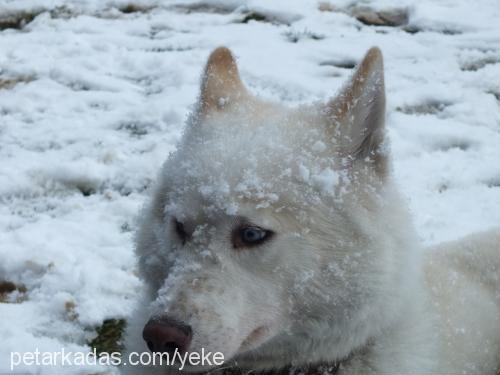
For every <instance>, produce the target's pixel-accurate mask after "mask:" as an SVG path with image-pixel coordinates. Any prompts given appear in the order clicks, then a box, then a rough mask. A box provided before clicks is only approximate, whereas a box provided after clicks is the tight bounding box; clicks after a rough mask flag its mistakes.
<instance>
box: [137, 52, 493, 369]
mask: <svg viewBox="0 0 500 375" xmlns="http://www.w3.org/2000/svg"><path fill="white" fill-rule="evenodd" d="M384 117H385V92H384V76H383V63H382V55H381V53H380V51H379V50H378V49H377V48H373V49H371V50H370V51H369V52H368V53H367V55H366V56H365V58H364V59H363V61H362V62H361V64H360V65H359V66H358V68H357V70H356V72H355V73H354V75H353V77H352V78H351V80H350V81H349V82H348V83H347V84H346V86H345V87H344V88H343V89H342V91H341V92H340V94H339V95H338V96H337V97H336V98H335V99H333V100H332V101H330V102H328V103H326V104H314V105H306V106H301V107H298V108H294V109H290V108H286V107H284V106H281V105H279V104H275V103H268V102H264V101H261V100H260V99H258V98H256V97H254V96H252V95H251V94H250V93H249V92H248V91H247V90H246V88H245V87H244V85H243V84H242V82H241V80H240V78H239V75H238V70H237V67H236V63H235V61H234V59H233V57H232V55H231V53H230V52H229V51H228V50H227V49H225V48H219V49H217V50H215V51H214V52H213V53H212V55H211V56H210V58H209V61H208V63H207V66H206V69H205V73H204V76H203V81H202V90H201V95H200V99H199V103H198V105H197V108H196V110H195V111H194V113H193V115H192V116H191V118H190V120H189V123H188V126H187V129H186V132H185V134H184V137H183V139H182V141H181V143H180V145H179V146H178V149H177V151H176V152H175V153H174V154H173V155H171V156H170V157H169V159H168V160H167V162H166V163H165V165H164V167H163V170H162V172H161V174H160V177H159V181H158V183H157V185H156V188H155V190H154V192H153V195H152V199H151V201H150V203H149V204H148V206H147V207H146V208H145V210H144V213H143V217H142V220H141V223H140V229H139V232H138V235H137V253H138V256H139V266H140V273H141V276H142V277H143V279H144V281H145V284H146V285H147V288H146V290H145V292H144V296H143V297H144V298H143V300H142V301H141V307H140V308H139V309H138V310H137V312H136V314H135V316H134V317H133V319H132V321H131V324H130V329H129V333H128V350H129V351H133V350H136V351H144V350H147V348H146V343H145V342H144V341H143V338H142V336H143V332H142V330H143V327H144V325H145V324H146V323H147V322H148V321H150V322H151V321H152V322H160V323H158V324H167V325H169V324H170V325H171V324H174V325H176V324H177V325H178V324H181V326H180V327H181V328H182V329H186V327H188V330H189V338H188V336H186V335H184V333H180V335H181V336H182V339H181V340H180V341H179V339H178V337H177V336H175V335H174V336H175V337H173V338H172V337H170V336H172V334H171V332H172V331H171V329H174V328H175V327H174V328H165V329H164V328H162V327H161V326H160V327H159V328H158V326H155V327H154V330H156V331H154V332H153V335H160V336H161V335H167V336H168V337H164V336H161V337H160V341H161V340H164V341H168V342H167V344H171V342H170V341H174V344H175V343H176V340H177V344H178V346H179V348H180V347H181V346H182V348H183V349H186V350H188V351H189V352H201V350H202V348H204V349H205V350H206V351H211V352H222V353H223V354H224V357H225V359H226V361H227V364H228V365H237V366H238V367H239V368H242V369H243V370H244V371H247V370H275V369H280V368H283V367H287V366H298V367H301V366H314V365H316V364H320V363H327V364H337V365H335V366H333V367H330V368H331V369H332V370H331V371H337V372H338V373H339V374H384V375H390V374H458V373H467V374H495V371H498V369H499V368H498V367H497V366H498V365H497V362H498V359H499V357H500V322H499V319H500V313H499V306H498V295H499V293H500V282H499V278H500V277H499V268H500V267H499V264H500V255H498V254H497V253H496V250H495V249H496V248H495V246H496V243H498V242H495V239H494V236H497V238H496V239H498V240H500V238H499V237H498V235H497V234H491V233H490V234H484V235H482V236H480V237H478V238H476V239H472V240H469V242H468V243H467V244H468V245H463V246H462V247H463V248H465V249H466V250H462V253H463V252H464V251H467V252H468V253H467V254H464V255H463V256H460V255H455V258H453V256H450V257H444V256H441V255H440V254H443V253H448V252H450V253H451V254H454V253H453V252H452V251H451V250H436V251H432V252H431V253H430V254H432V257H431V258H429V259H430V260H429V259H420V257H419V254H420V255H422V251H420V249H419V247H418V245H417V244H418V241H417V240H416V238H415V234H414V230H413V226H412V223H411V220H410V218H409V214H408V212H407V209H406V207H405V204H404V203H403V202H402V200H401V198H400V197H399V195H398V193H397V191H396V190H395V187H394V185H393V183H392V181H391V176H390V165H389V164H390V163H389V160H388V147H387V145H386V143H385V140H384ZM481 241H482V242H483V243H482V245H483V246H482V247H479V246H477V244H478V243H480V242H481ZM443 246H444V247H447V248H448V249H449V248H453V247H454V246H455V245H453V244H451V245H447V246H446V245H443ZM478 254H479V255H478ZM481 255H484V257H485V258H487V260H483V259H482V258H481ZM423 271H425V272H423ZM462 292H464V293H465V294H461V293H462ZM495 296H496V300H495ZM466 298H470V303H469V302H468V301H467V300H466ZM150 319H151V320H150ZM162 322H163V323H162ZM165 322H167V323H165ZM172 322H174V323H172ZM450 322H451V323H450ZM155 324H156V323H155ZM175 329H177V328H175ZM471 330H472V331H471ZM167 331H168V332H167ZM144 332H146V331H144ZM165 332H167V333H165ZM176 332H178V331H176ZM183 332H188V331H187V330H185V331H183ZM144 335H147V334H146V333H144ZM169 335H170V336H169ZM154 337H158V336H154ZM176 337H177V338H176ZM146 340H148V338H147V337H146ZM149 344H150V346H151V345H152V344H151V342H150V343H149ZM162 345H163V344H162ZM160 351H161V350H160ZM207 369H208V367H204V368H200V367H189V366H188V367H187V370H189V371H200V370H207ZM132 371H133V372H135V373H140V372H141V371H144V372H145V373H152V372H155V373H156V372H158V373H164V372H165V371H166V369H165V368H158V367H156V368H147V369H144V370H141V369H140V368H137V367H136V368H134V369H133V370H132Z"/></svg>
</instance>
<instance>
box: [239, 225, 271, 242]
mask: <svg viewBox="0 0 500 375" xmlns="http://www.w3.org/2000/svg"><path fill="white" fill-rule="evenodd" d="M266 234H267V233H266V231H265V230H262V229H260V228H257V227H247V228H243V229H242V230H241V240H242V241H243V242H247V243H255V242H259V241H262V240H263V239H264V238H265V237H266Z"/></svg>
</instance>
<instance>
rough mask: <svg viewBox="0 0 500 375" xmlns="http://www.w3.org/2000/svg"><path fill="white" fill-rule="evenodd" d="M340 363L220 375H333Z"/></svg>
mask: <svg viewBox="0 0 500 375" xmlns="http://www.w3.org/2000/svg"><path fill="white" fill-rule="evenodd" d="M342 363H343V361H342V362H334V363H319V364H308V365H303V366H291V365H289V366H285V367H282V368H280V369H274V370H242V369H240V368H238V367H231V368H224V369H221V370H220V372H219V371H216V372H217V373H218V374H220V375H252V374H254V373H255V374H259V375H335V374H336V373H337V372H338V370H339V369H340V368H341V366H342Z"/></svg>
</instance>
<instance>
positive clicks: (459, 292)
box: [425, 230, 500, 375]
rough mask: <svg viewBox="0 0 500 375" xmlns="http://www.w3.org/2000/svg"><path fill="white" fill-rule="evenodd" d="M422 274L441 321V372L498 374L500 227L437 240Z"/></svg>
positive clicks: (427, 256)
mask: <svg viewBox="0 0 500 375" xmlns="http://www.w3.org/2000/svg"><path fill="white" fill-rule="evenodd" d="M425 270H426V279H427V283H428V285H429V290H430V292H431V296H432V301H433V304H434V306H435V307H436V309H437V312H438V315H439V317H438V319H439V320H440V324H439V327H440V330H439V335H440V336H441V337H440V342H441V348H442V353H441V356H440V358H441V359H442V360H441V361H440V362H441V366H440V367H441V369H440V372H439V373H440V374H443V375H444V374H459V373H466V374H484V375H486V374H498V372H499V371H500V367H499V365H498V362H499V359H500V230H492V231H489V232H484V233H478V234H474V235H470V236H468V237H465V238H463V239H460V240H457V241H452V242H447V243H443V244H439V245H437V246H434V247H432V248H430V249H428V253H427V254H426V267H425Z"/></svg>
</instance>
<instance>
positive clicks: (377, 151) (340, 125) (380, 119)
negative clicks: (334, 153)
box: [326, 47, 387, 173]
mask: <svg viewBox="0 0 500 375" xmlns="http://www.w3.org/2000/svg"><path fill="white" fill-rule="evenodd" d="M326 113H327V115H328V122H329V126H332V129H334V131H335V137H336V138H337V142H338V143H339V145H340V150H341V152H342V153H343V154H345V156H347V157H350V158H353V159H356V160H367V161H370V162H372V163H373V164H374V166H375V167H376V169H377V171H379V172H381V173H384V172H385V170H386V163H387V155H386V154H385V152H384V150H382V149H381V145H382V142H383V140H384V122H385V88H384V65H383V59H382V53H381V51H380V50H379V49H378V48H376V47H374V48H371V49H370V50H369V51H368V52H367V54H366V55H365V57H364V58H363V61H362V62H361V63H360V64H359V65H358V67H357V69H356V71H355V72H354V75H353V76H352V78H351V80H350V81H349V82H348V83H347V85H346V86H345V87H344V88H343V89H342V90H341V92H340V94H339V95H338V96H337V97H335V98H334V99H333V100H331V101H330V102H329V103H328V108H327V110H326Z"/></svg>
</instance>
